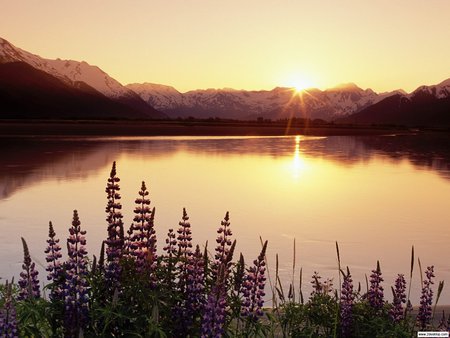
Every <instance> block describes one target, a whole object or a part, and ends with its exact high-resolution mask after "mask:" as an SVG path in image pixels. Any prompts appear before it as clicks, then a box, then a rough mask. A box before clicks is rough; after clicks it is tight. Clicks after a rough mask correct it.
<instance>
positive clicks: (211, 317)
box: [201, 264, 227, 338]
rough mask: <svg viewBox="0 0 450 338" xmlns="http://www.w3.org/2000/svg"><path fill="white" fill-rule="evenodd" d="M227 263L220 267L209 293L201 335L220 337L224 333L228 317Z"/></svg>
mask: <svg viewBox="0 0 450 338" xmlns="http://www.w3.org/2000/svg"><path fill="white" fill-rule="evenodd" d="M225 280H226V276H225V265H224V264H222V265H221V266H220V267H219V269H218V275H217V280H216V283H215V284H214V286H213V287H212V289H211V292H210V293H209V295H208V299H207V302H206V305H205V311H204V313H203V317H202V328H201V337H205V338H206V337H208V338H209V337H214V338H220V337H222V335H223V334H224V331H225V330H224V325H225V319H226V306H227V301H226V286H225Z"/></svg>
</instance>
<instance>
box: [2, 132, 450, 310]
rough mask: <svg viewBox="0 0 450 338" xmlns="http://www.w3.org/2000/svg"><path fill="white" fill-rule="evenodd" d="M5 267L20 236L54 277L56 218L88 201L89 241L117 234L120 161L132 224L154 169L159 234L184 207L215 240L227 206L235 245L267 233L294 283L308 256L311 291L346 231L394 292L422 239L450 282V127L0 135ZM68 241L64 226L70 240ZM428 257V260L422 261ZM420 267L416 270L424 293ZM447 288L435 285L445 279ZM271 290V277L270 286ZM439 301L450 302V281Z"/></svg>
mask: <svg viewBox="0 0 450 338" xmlns="http://www.w3.org/2000/svg"><path fill="white" fill-rule="evenodd" d="M0 142H1V143H0V154H1V156H0V228H1V232H0V242H1V243H2V244H1V247H0V254H1V257H2V259H1V261H0V276H1V278H2V279H3V280H4V279H10V278H11V277H12V276H16V280H17V276H18V274H19V272H20V269H21V261H22V259H23V256H22V255H23V254H22V247H21V241H20V237H21V236H23V237H25V239H26V240H27V242H28V244H29V247H30V251H31V255H32V258H33V259H34V260H35V261H36V262H37V264H38V265H40V271H41V273H40V280H41V281H44V280H45V277H44V275H45V271H44V268H43V266H44V265H45V255H44V253H43V251H44V249H45V246H46V242H45V240H46V239H47V234H48V222H49V221H52V222H53V225H54V227H55V231H56V233H57V236H58V237H60V238H63V239H64V238H66V237H67V233H68V231H67V229H68V227H69V225H70V223H71V218H72V211H73V210H74V209H77V210H78V212H79V215H80V219H81V223H82V227H83V228H84V229H85V230H87V241H88V250H89V254H90V255H93V254H95V255H97V256H98V252H99V247H100V243H101V241H102V240H103V239H104V238H105V237H106V221H105V217H106V216H105V205H106V194H105V187H106V180H107V178H108V176H109V172H110V170H111V165H112V162H113V161H117V172H118V176H119V177H120V178H121V181H120V185H121V195H122V204H123V214H124V220H125V226H126V228H128V227H129V225H130V223H131V221H132V218H133V208H134V199H135V198H136V197H137V192H138V190H139V189H140V186H141V181H142V180H144V181H145V182H146V184H147V187H148V188H149V190H150V198H151V201H152V206H155V207H156V221H155V224H156V231H157V235H158V245H159V246H158V248H159V249H161V248H162V246H163V244H162V243H163V242H164V239H165V237H166V234H167V231H168V229H169V228H175V229H176V228H177V227H178V222H179V220H180V218H181V215H182V208H183V207H186V209H187V212H188V215H189V216H190V222H191V225H192V232H193V238H194V243H195V244H201V245H202V246H203V245H204V243H205V242H206V241H208V242H209V243H210V244H209V248H210V250H211V251H212V250H213V246H214V244H215V240H214V239H215V237H216V229H217V228H218V226H219V225H220V221H221V220H222V219H223V217H224V215H225V213H226V211H229V212H230V219H231V228H232V230H233V234H234V237H235V238H236V239H237V247H236V250H237V253H239V252H242V253H243V254H244V256H245V257H246V261H247V262H251V261H252V260H253V259H254V258H256V256H257V255H258V253H259V250H260V248H261V244H260V236H261V238H262V239H263V240H266V239H267V240H268V241H269V247H268V260H269V268H270V270H271V271H272V272H271V273H272V278H273V268H274V265H275V255H276V253H278V255H279V262H280V273H281V275H282V279H283V280H284V282H285V283H288V281H290V280H291V279H292V272H291V271H292V261H293V241H294V238H295V240H296V257H295V259H296V269H297V272H296V275H295V283H298V281H299V276H298V270H299V268H300V267H302V268H303V280H304V283H303V287H304V293H305V294H309V290H310V289H311V288H310V279H311V275H312V274H313V272H314V271H318V272H319V273H320V275H321V276H323V278H326V277H332V278H334V282H335V286H337V284H338V281H337V272H336V271H337V259H336V250H335V241H337V242H338V243H339V246H340V253H341V261H342V265H343V266H344V267H345V266H347V265H348V266H349V267H350V270H351V272H352V274H353V276H354V280H355V281H356V283H357V282H358V281H359V282H361V284H362V288H363V290H365V277H364V275H365V274H367V275H368V276H369V275H370V270H371V269H374V268H375V267H376V262H377V260H380V264H381V269H382V272H383V276H384V279H385V283H384V287H385V293H386V294H387V295H390V294H391V292H390V285H392V284H393V281H394V278H395V277H396V274H397V273H403V274H405V275H407V276H408V275H409V267H410V259H411V258H410V255H411V246H412V245H414V247H415V253H416V258H417V257H419V258H420V260H421V262H422V268H423V269H425V267H426V266H428V265H434V267H435V272H436V285H437V281H438V280H445V281H446V283H447V285H448V284H450V263H449V261H450V259H449V256H450V255H449V252H450V230H449V229H450V138H449V136H448V135H445V134H433V135H387V136H354V137H352V136H330V137H311V136H288V137H109V138H108V137H88V138H87V137H79V138H67V137H66V138H64V137H23V138H14V137H2V138H0ZM62 241H63V242H64V240H62ZM416 263H417V262H416ZM419 285H420V277H419V272H418V266H417V264H416V266H415V271H414V277H413V297H412V301H413V303H414V304H418V303H419ZM435 289H436V288H435ZM266 291H267V293H268V295H270V292H269V289H268V288H267V289H266ZM440 303H441V304H442V303H443V304H450V286H446V287H445V288H444V292H443V294H442V298H441V302H440Z"/></svg>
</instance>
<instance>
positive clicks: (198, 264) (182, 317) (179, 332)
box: [174, 245, 206, 337]
mask: <svg viewBox="0 0 450 338" xmlns="http://www.w3.org/2000/svg"><path fill="white" fill-rule="evenodd" d="M203 265H204V259H203V255H202V253H201V251H200V247H199V246H198V245H197V246H196V248H195V251H194V253H193V254H192V256H191V257H190V258H189V262H188V264H187V265H186V272H185V276H184V278H185V285H184V290H183V291H182V295H183V296H184V297H182V299H180V301H179V303H178V304H177V306H176V307H175V312H174V313H175V315H176V316H177V317H178V323H177V329H176V332H175V333H176V334H175V335H176V336H180V337H186V336H189V330H190V328H191V326H192V324H193V323H194V321H195V319H196V318H199V317H200V315H201V313H202V312H203V309H204V307H205V302H206V299H205V293H204V291H205V286H204V283H205V277H204V266H203ZM180 279H181V276H180ZM178 286H179V289H180V290H181V287H182V286H180V283H179V285H178Z"/></svg>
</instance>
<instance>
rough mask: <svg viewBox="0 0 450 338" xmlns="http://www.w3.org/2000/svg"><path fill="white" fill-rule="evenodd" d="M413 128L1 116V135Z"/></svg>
mask: <svg viewBox="0 0 450 338" xmlns="http://www.w3.org/2000/svg"><path fill="white" fill-rule="evenodd" d="M415 132H417V130H412V129H408V128H405V127H403V128H402V127H386V126H347V125H338V124H336V125H334V124H326V125H314V124H311V125H308V124H292V125H288V124H287V123H286V122H257V121H248V122H246V121H242V122H241V121H214V120H213V121H202V120H193V121H190V120H171V121H159V120H154V121H130V120H127V121H120V120H111V121H96V120H95V121H94V120H32V121H22V120H0V135H1V136H284V135H311V136H338V135H385V134H399V133H400V134H411V133H415Z"/></svg>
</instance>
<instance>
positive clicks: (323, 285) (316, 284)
mask: <svg viewBox="0 0 450 338" xmlns="http://www.w3.org/2000/svg"><path fill="white" fill-rule="evenodd" d="M321 279H322V277H321V276H320V275H319V273H318V272H317V271H314V273H313V275H312V279H311V284H312V288H313V291H312V292H311V298H313V297H314V296H315V295H327V294H329V293H330V292H332V291H333V279H330V278H327V279H326V280H325V281H324V282H322V281H321ZM291 288H292V285H291ZM289 298H290V297H289Z"/></svg>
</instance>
